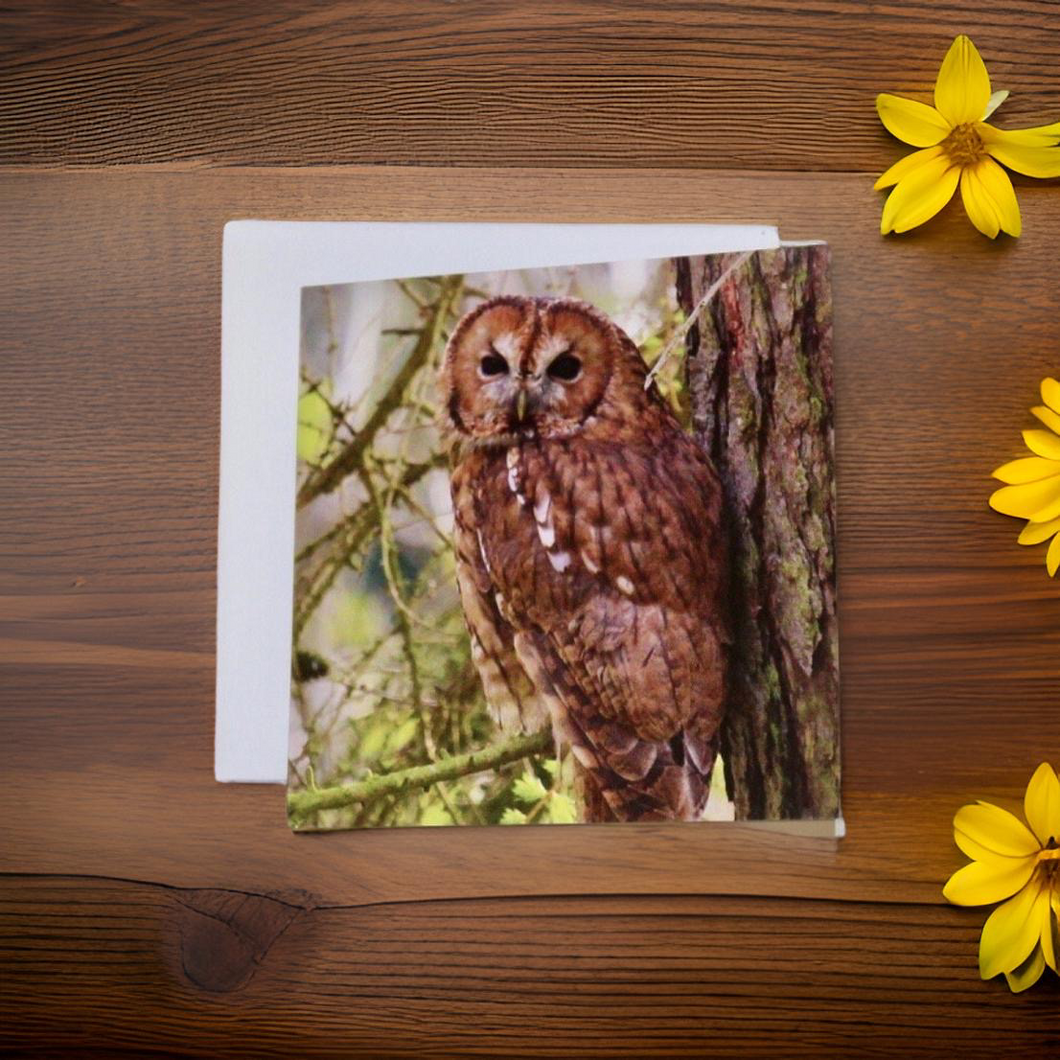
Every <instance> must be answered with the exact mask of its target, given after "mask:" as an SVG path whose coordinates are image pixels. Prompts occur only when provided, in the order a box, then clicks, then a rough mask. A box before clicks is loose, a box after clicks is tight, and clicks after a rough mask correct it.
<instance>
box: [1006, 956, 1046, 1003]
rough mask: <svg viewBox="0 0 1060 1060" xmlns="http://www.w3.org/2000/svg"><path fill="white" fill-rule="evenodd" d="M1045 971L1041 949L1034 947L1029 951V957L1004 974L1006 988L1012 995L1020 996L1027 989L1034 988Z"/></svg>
mask: <svg viewBox="0 0 1060 1060" xmlns="http://www.w3.org/2000/svg"><path fill="white" fill-rule="evenodd" d="M1044 971H1045V958H1044V957H1043V956H1042V951H1041V948H1040V947H1038V946H1036V947H1035V948H1034V949H1033V950H1031V953H1030V956H1029V957H1028V958H1027V959H1026V960H1025V961H1024V962H1023V963H1022V964H1021V965H1020V966H1019V967H1018V968H1013V969H1012V971H1011V972H1005V979H1006V981H1007V982H1008V988H1009V990H1011V991H1012V992H1013V993H1014V994H1021V993H1023V991H1024V990H1026V989H1027V988H1028V987H1031V986H1034V984H1035V983H1036V982H1038V980H1039V979H1041V977H1042V972H1044Z"/></svg>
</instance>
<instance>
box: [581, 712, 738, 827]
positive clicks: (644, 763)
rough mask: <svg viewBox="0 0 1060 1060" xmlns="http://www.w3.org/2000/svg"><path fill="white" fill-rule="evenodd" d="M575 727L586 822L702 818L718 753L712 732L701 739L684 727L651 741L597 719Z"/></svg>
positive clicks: (699, 735) (614, 723)
mask: <svg viewBox="0 0 1060 1060" xmlns="http://www.w3.org/2000/svg"><path fill="white" fill-rule="evenodd" d="M594 723H595V724H594ZM577 728H578V729H579V730H580V732H579V733H578V735H579V736H582V737H583V738H584V739H583V740H578V739H577V738H576V739H575V740H574V741H573V750H574V755H575V759H576V761H577V763H578V770H579V774H580V778H581V789H582V799H583V802H584V805H585V820H586V821H593V822H603V821H674V820H677V821H695V820H699V819H700V818H701V817H702V816H703V811H704V809H705V808H706V805H707V797H708V795H709V792H710V777H711V773H712V772H713V769H714V759H715V756H716V754H717V739H716V735H715V734H713V733H712V734H711V735H710V738H708V739H704V738H703V737H702V735H701V734H696V733H694V732H693V731H691V729H685V730H682V731H680V732H678V733H676V734H675V735H674V736H673V737H672V738H671V739H670V740H668V741H666V742H661V743H655V742H651V741H647V740H643V739H641V738H640V737H638V736H637V735H636V733H634V732H632V731H631V730H629V729H627V728H625V727H624V726H620V725H618V724H617V723H616V722H615V721H613V720H607V719H603V718H599V717H597V718H594V719H591V720H590V722H589V724H585V725H580V726H578V727H577ZM594 737H595V739H594Z"/></svg>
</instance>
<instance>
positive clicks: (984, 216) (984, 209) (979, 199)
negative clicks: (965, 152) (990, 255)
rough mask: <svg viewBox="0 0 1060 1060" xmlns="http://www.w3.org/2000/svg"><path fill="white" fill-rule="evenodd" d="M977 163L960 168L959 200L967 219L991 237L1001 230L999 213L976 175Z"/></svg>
mask: <svg viewBox="0 0 1060 1060" xmlns="http://www.w3.org/2000/svg"><path fill="white" fill-rule="evenodd" d="M978 168H979V165H978V164H977V165H974V166H965V168H964V169H962V170H961V201H962V202H963V203H964V212H965V213H966V214H967V215H968V219H969V220H970V221H971V222H972V224H973V225H975V227H976V228H978V229H979V231H980V232H982V233H983V235H984V236H989V237H990V238H991V239H994V238H996V236H997V234H998V232H1000V231H1001V215H1000V213H999V212H998V209H997V207H996V206H995V205H994V200H993V199H991V198H990V196H989V195H988V194H987V193H986V188H984V187H983V182H982V181H981V180H980V179H979V177H978V176H977V175H976V170H977V169H978Z"/></svg>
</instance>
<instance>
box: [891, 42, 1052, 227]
mask: <svg viewBox="0 0 1060 1060" xmlns="http://www.w3.org/2000/svg"><path fill="white" fill-rule="evenodd" d="M1007 96H1008V93H1007V92H997V93H994V94H993V95H991V94H990V77H989V75H988V74H987V72H986V66H985V65H984V64H983V60H982V58H981V57H980V55H979V52H978V51H976V48H975V45H974V44H973V43H972V42H971V41H970V40H969V39H968V38H967V37H965V36H963V35H962V36H960V37H958V38H957V39H956V40H955V41H954V42H953V44H952V45H950V50H949V51H948V52H947V53H946V58H945V59H944V60H943V61H942V67H941V68H940V69H939V76H938V79H937V80H936V81H935V106H933V107H929V106H928V105H927V104H926V103H917V102H916V101H915V100H912V99H903V98H902V97H901V96H892V95H890V94H889V93H886V92H884V93H883V94H881V95H880V96H878V97H877V98H876V110H877V111H878V113H879V115H880V121H882V122H883V124H884V125H886V126H887V129H888V130H889V131H890V132H891V133H892V134H893V135H895V136H897V137H898V139H899V140H902V141H903V142H904V143H907V144H911V145H912V146H913V147H919V148H921V149H922V150H920V151H915V152H914V153H913V154H911V155H906V157H905V158H903V159H901V160H900V161H898V162H896V163H895V164H894V165H893V166H891V168H890V169H888V170H887V172H886V173H884V174H883V176H882V177H880V179H879V180H878V181H876V190H877V191H879V190H880V189H881V188H889V187H891V185H892V184H893V185H894V186H895V187H894V191H892V192H891V194H890V195H889V196H888V197H887V202H886V203H885V204H884V207H883V218H882V220H881V222H880V231H881V232H882V233H883V235H886V234H887V233H888V232H907V231H909V229H910V228H915V227H916V226H917V225H921V224H923V223H924V222H925V221H928V220H930V219H931V218H932V217H934V216H935V214H937V213H938V212H939V210H941V209H942V207H943V206H945V205H946V203H948V202H949V201H950V199H951V198H952V196H953V193H954V191H956V189H957V185H958V183H959V184H960V186H961V198H962V199H963V200H964V208H965V210H966V211H967V213H968V216H969V217H970V218H971V221H972V224H974V225H975V227H976V228H978V229H979V231H980V232H982V233H983V235H987V236H990V238H991V239H993V238H994V237H995V236H996V235H997V234H998V232H999V231H1004V232H1008V234H1009V235H1011V236H1018V235H1019V234H1020V227H1021V226H1020V207H1019V203H1018V202H1017V201H1016V193H1015V191H1014V190H1013V188H1012V181H1011V180H1010V179H1009V176H1008V174H1007V173H1006V172H1005V171H1004V170H1003V169H1002V168H1001V166H999V165H998V163H999V162H1000V163H1002V165H1005V166H1008V168H1009V169H1012V170H1014V171H1015V172H1017V173H1023V174H1025V175H1026V176H1028V177H1060V150H1057V149H1056V145H1057V144H1060V122H1057V123H1056V124H1054V125H1039V126H1037V127H1036V128H1033V129H998V128H997V127H996V126H993V125H988V124H987V121H986V119H987V118H989V117H990V115H991V114H993V112H994V111H995V110H996V109H997V107H999V106H1000V105H1001V103H1003V102H1004V100H1005V98H1006V97H1007Z"/></svg>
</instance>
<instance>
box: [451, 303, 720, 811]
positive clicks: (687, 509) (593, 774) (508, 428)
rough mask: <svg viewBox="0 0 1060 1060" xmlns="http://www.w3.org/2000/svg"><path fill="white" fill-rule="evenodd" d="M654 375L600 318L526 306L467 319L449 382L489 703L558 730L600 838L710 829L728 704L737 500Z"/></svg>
mask: <svg viewBox="0 0 1060 1060" xmlns="http://www.w3.org/2000/svg"><path fill="white" fill-rule="evenodd" d="M646 378H647V373H646V367H645V364H644V361H643V359H642V358H641V356H640V354H639V352H638V350H637V347H636V346H635V345H634V344H633V342H632V341H631V340H630V339H629V337H628V336H627V335H626V334H625V333H624V332H623V331H622V330H620V329H619V328H618V327H616V326H615V324H614V323H612V322H611V321H610V320H609V319H608V318H607V317H606V316H605V315H604V314H602V313H601V312H599V311H598V310H597V309H595V308H594V307H592V306H590V305H588V304H586V303H584V302H580V301H575V300H573V299H559V300H549V299H539V298H521V297H499V298H494V299H492V300H491V301H488V302H485V303H484V304H482V305H480V306H478V307H477V308H475V309H474V310H472V311H471V312H469V313H468V314H466V315H465V316H464V317H463V318H462V319H461V320H460V322H459V323H458V325H457V327H456V328H455V330H454V331H453V334H452V337H451V339H450V340H449V345H448V348H447V350H446V356H445V364H444V368H443V371H442V386H443V389H444V392H445V395H444V396H445V401H446V412H447V420H448V430H449V432H450V434H451V435H452V437H453V441H454V465H453V472H452V494H453V507H454V511H455V522H456V551H457V577H458V581H459V586H460V596H461V602H462V604H463V608H464V614H465V616H466V618H467V625H468V628H469V631H470V634H471V644H472V651H473V654H474V658H475V663H476V665H477V667H478V670H479V673H480V675H481V678H482V682H483V686H484V688H485V692H486V697H487V699H488V700H489V702H490V704H491V706H492V707H493V708H494V710H495V711H497V712H498V713H499V714H500V715H501V717H502V719H503V718H508V719H511V718H512V717H514V718H515V719H516V720H517V722H518V723H519V724H521V725H522V726H523V727H530V726H534V725H539V724H543V723H544V719H545V718H546V717H547V718H549V719H550V720H551V724H552V728H553V732H554V734H555V738H556V741H557V743H558V744H559V745H560V746H564V745H569V746H570V748H571V750H572V752H573V755H574V758H575V761H576V763H577V768H578V771H579V774H580V779H581V787H582V791H583V796H584V802H585V817H586V819H587V820H594V821H601V820H621V821H630V820H651V819H665V818H678V819H696V818H698V817H700V816H701V814H702V812H703V809H704V806H705V804H706V800H707V789H708V787H709V781H710V774H711V770H712V768H713V764H714V759H715V755H716V752H717V744H718V726H719V723H720V721H721V717H722V710H723V704H724V697H725V686H726V672H725V671H726V654H727V646H728V641H729V636H728V629H727V620H726V608H725V595H726V589H725V580H726V567H727V562H726V554H725V553H726V550H725V536H724V532H723V520H722V496H721V488H720V486H719V483H718V478H717V476H716V474H715V472H714V470H713V468H712V466H711V464H710V461H709V460H708V458H707V456H706V455H705V454H704V453H703V452H702V451H701V450H700V449H699V447H698V446H697V445H696V444H695V443H694V442H693V440H692V439H691V438H690V437H689V436H688V435H687V434H686V433H685V432H684V431H683V430H682V429H681V426H680V424H679V423H678V422H677V420H676V418H675V417H674V416H673V414H672V413H671V411H670V409H669V408H668V406H667V405H666V404H665V403H664V402H663V401H662V399H661V398H660V397H659V395H658V393H657V392H656V390H655V388H654V386H653V385H652V386H648V387H646V386H645V382H646Z"/></svg>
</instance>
